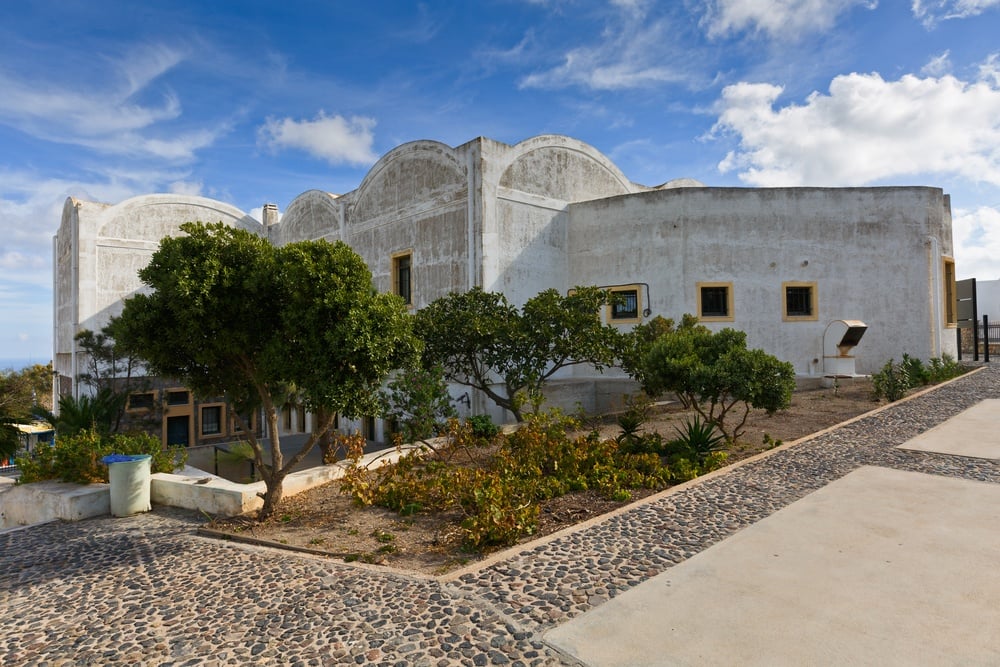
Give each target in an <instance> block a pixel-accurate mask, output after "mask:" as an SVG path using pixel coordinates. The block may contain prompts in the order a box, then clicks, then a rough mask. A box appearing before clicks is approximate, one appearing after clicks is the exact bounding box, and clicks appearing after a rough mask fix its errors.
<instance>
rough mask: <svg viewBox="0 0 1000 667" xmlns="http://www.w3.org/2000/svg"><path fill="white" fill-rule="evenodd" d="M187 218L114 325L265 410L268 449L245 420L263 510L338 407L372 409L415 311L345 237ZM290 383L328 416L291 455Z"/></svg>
mask: <svg viewBox="0 0 1000 667" xmlns="http://www.w3.org/2000/svg"><path fill="white" fill-rule="evenodd" d="M181 229H182V230H183V231H184V232H186V234H187V235H186V236H179V237H175V238H168V239H164V240H163V241H161V242H160V247H159V249H158V250H157V251H156V253H155V254H154V255H153V258H152V260H151V261H150V263H149V265H148V266H146V267H145V268H144V269H142V270H141V271H140V272H139V277H140V278H141V279H142V281H143V283H144V284H145V285H146V286H147V287H148V288H149V292H148V293H146V294H137V295H136V296H133V297H131V298H129V299H127V300H126V301H125V307H124V310H123V312H122V314H121V316H120V318H118V320H116V323H115V334H116V336H117V340H118V341H119V343H120V344H121V345H123V347H124V349H126V350H130V351H132V352H133V353H135V354H137V355H138V356H140V357H142V358H143V359H144V360H145V361H146V362H147V364H148V365H149V368H150V370H151V371H152V372H153V373H155V374H158V375H161V376H165V377H171V378H175V379H178V380H180V381H181V382H183V383H184V384H186V385H187V386H188V387H190V388H191V389H192V391H194V392H195V393H196V394H198V395H200V396H218V395H226V396H227V397H228V398H229V400H230V402H231V403H232V404H233V406H234V407H235V408H236V410H235V413H236V417H237V420H238V421H240V422H243V421H244V420H243V417H242V415H245V414H247V412H248V411H250V410H251V409H258V408H259V409H262V410H263V414H264V419H265V421H266V423H267V426H268V432H269V433H270V434H271V443H270V444H271V446H270V451H269V452H268V451H266V450H265V447H264V445H263V444H262V443H261V442H260V441H259V440H257V438H256V437H255V436H254V434H253V432H252V431H251V430H250V429H249V427H248V425H247V424H245V423H241V426H243V428H244V430H245V432H246V433H247V438H248V441H249V443H250V445H251V447H252V448H253V451H254V458H255V461H256V463H257V466H258V469H259V470H260V474H261V478H262V479H263V481H264V482H265V484H266V491H265V492H264V493H263V494H261V496H262V497H263V499H264V505H263V508H262V509H261V512H260V515H261V517H262V518H266V517H268V516H271V515H272V514H273V513H274V512H275V510H276V508H277V504H278V502H279V501H280V500H281V496H282V484H283V481H284V479H285V477H286V476H287V475H288V473H289V472H290V471H291V470H292V468H293V467H294V466H295V465H296V464H298V463H299V462H300V461H301V460H302V459H303V458H304V457H305V456H306V454H307V453H308V452H309V451H310V450H311V449H312V447H313V445H314V444H315V443H316V441H317V440H318V439H319V438H320V437H321V436H322V435H323V434H324V433H325V432H327V431H329V429H330V428H331V427H332V424H333V419H334V416H335V415H336V414H337V413H340V414H342V415H345V416H355V415H362V414H375V413H376V411H377V399H376V394H377V390H378V387H379V385H380V383H381V381H382V380H383V378H385V376H386V375H387V374H388V373H389V371H390V370H392V369H393V368H396V367H400V366H402V365H404V363H406V362H407V361H408V360H410V359H412V358H413V357H414V356H415V355H416V353H417V342H416V340H415V339H414V338H413V336H412V333H411V318H410V317H409V316H408V315H407V313H406V309H405V307H404V305H403V303H402V301H401V300H400V299H399V298H398V297H396V296H394V295H389V294H378V293H376V291H375V290H374V288H373V286H372V280H371V273H370V272H369V270H368V267H367V266H365V263H364V261H363V260H362V259H361V258H360V257H359V256H358V255H357V254H356V253H354V252H353V251H352V250H351V249H350V248H349V247H348V246H347V245H345V244H343V243H340V242H337V243H333V244H331V243H328V242H325V241H306V242H300V243H292V244H289V245H286V246H283V247H281V248H276V247H274V246H272V245H271V244H270V243H268V241H267V240H266V239H264V238H262V237H260V236H257V235H254V234H252V233H250V232H248V231H245V230H240V229H234V228H230V227H226V226H224V225H222V224H221V223H220V224H215V225H204V224H201V223H186V224H185V225H183V226H182V228H181ZM289 388H294V391H295V393H296V395H297V396H299V397H300V400H301V401H302V402H303V404H304V405H305V407H306V408H308V409H309V410H311V411H312V412H313V413H314V414H322V415H324V416H325V423H324V424H321V425H320V427H319V428H317V429H316V430H314V432H313V433H312V435H311V437H310V438H309V440H308V441H307V442H306V444H305V445H304V446H303V448H302V449H301V450H300V451H299V452H298V453H297V454H295V455H294V456H292V457H290V458H289V459H288V460H287V461H286V460H285V458H284V456H283V454H282V451H281V443H280V440H279V437H278V409H279V408H280V406H281V404H282V403H283V401H284V398H285V397H287V396H288V395H289V393H290V389H289Z"/></svg>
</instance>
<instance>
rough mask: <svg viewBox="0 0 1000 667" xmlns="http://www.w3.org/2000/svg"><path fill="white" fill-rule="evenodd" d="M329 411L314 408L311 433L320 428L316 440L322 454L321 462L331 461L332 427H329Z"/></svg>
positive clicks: (332, 453)
mask: <svg viewBox="0 0 1000 667" xmlns="http://www.w3.org/2000/svg"><path fill="white" fill-rule="evenodd" d="M330 421H331V419H330V413H329V412H328V411H327V410H326V409H324V408H319V409H317V410H316V414H315V417H314V419H313V433H314V434H315V433H316V431H318V430H320V429H322V430H323V432H322V433H321V434H320V436H319V439H318V440H317V441H316V442H317V443H318V444H319V451H320V454H321V456H322V460H323V463H332V462H333V456H334V452H333V429H332V428H330V425H329V424H330Z"/></svg>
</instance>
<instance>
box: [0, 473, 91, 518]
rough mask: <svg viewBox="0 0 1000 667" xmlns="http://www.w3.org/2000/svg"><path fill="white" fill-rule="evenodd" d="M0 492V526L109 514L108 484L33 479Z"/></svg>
mask: <svg viewBox="0 0 1000 667" xmlns="http://www.w3.org/2000/svg"><path fill="white" fill-rule="evenodd" d="M4 486H9V487H10V488H6V489H3V490H2V491H0V529H3V528H13V527H15V526H27V525H30V524H33V523H43V522H45V521H52V520H53V519H63V520H64V521H79V520H80V519H89V518H90V517H94V516H104V515H106V514H111V493H110V491H109V488H110V487H109V486H108V485H107V484H86V485H84V484H66V483H64V482H35V483H34V484H23V485H18V486H13V485H4Z"/></svg>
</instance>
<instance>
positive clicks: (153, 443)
mask: <svg viewBox="0 0 1000 667" xmlns="http://www.w3.org/2000/svg"><path fill="white" fill-rule="evenodd" d="M108 454H149V455H150V456H152V461H151V467H152V471H153V472H173V471H174V470H176V469H177V468H179V467H180V466H182V465H184V463H185V461H187V452H186V451H184V449H183V448H181V447H170V448H168V449H164V448H163V446H162V445H161V444H160V441H159V440H158V439H157V438H155V437H153V436H152V435H150V434H148V433H115V434H113V435H111V436H101V435H100V434H99V433H98V432H97V431H96V430H95V429H88V430H84V431H81V432H80V433H77V434H76V435H72V436H68V437H61V438H56V442H55V444H53V445H52V446H51V447H47V446H39V447H37V448H36V449H35V452H34V455H33V456H30V457H28V456H25V457H21V458H19V459H17V465H18V467H19V468H20V469H21V477H20V479H19V480H18V483H20V484H27V483H30V482H40V481H42V480H47V479H58V480H61V481H63V482H73V483H76V484H91V483H94V482H107V481H108V467H107V466H106V465H105V464H103V463H101V458H102V457H104V456H107V455H108Z"/></svg>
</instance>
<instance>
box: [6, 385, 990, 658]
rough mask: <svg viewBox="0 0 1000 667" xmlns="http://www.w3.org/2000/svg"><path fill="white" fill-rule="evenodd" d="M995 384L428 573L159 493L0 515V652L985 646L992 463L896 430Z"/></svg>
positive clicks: (885, 654) (857, 654) (128, 654)
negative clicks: (106, 512)
mask: <svg viewBox="0 0 1000 667" xmlns="http://www.w3.org/2000/svg"><path fill="white" fill-rule="evenodd" d="M995 399H1000V369H998V370H993V369H992V368H988V369H985V370H983V371H981V372H978V373H975V374H973V375H971V376H967V377H965V378H962V379H960V380H958V381H957V382H954V383H952V384H949V385H946V386H943V387H940V388H938V389H936V390H934V391H932V392H930V393H927V394H924V395H921V396H918V397H916V398H914V399H912V400H908V401H905V402H902V403H899V404H895V405H893V406H891V407H889V408H888V409H885V410H882V411H880V412H878V413H876V414H873V415H870V416H867V417H864V418H862V419H860V420H857V421H854V422H852V423H849V424H847V425H844V426H841V427H839V428H837V429H834V430H831V431H829V432H826V433H824V434H821V435H819V436H817V437H814V438H812V439H810V440H808V441H805V442H801V443H797V444H795V445H793V446H790V447H785V448H781V449H779V450H775V451H773V452H770V453H768V455H766V456H764V457H762V458H759V459H756V460H753V461H749V462H746V463H744V464H742V465H739V466H735V467H733V468H731V469H727V470H725V471H722V472H720V473H718V474H713V475H710V476H707V477H705V478H703V479H701V480H698V481H697V482H696V483H692V484H688V485H684V486H683V487H679V488H677V489H674V490H672V491H670V492H667V493H664V494H661V495H660V496H657V497H655V498H653V499H650V500H648V501H647V502H644V503H643V504H641V505H640V506H637V507H632V508H630V509H628V510H627V511H623V512H619V513H617V514H615V515H614V516H611V517H607V518H604V519H602V520H601V521H597V522H593V523H591V524H588V525H586V526H584V527H582V528H580V529H578V530H574V531H570V532H567V533H565V534H559V535H556V536H551V537H550V538H548V539H545V540H544V541H541V542H539V543H537V544H535V545H533V546H532V547H531V548H530V549H528V550H525V551H521V552H509V553H506V554H503V555H501V556H500V557H498V558H495V559H492V560H491V561H490V562H489V563H488V564H481V565H480V566H479V567H477V568H470V569H469V570H467V571H465V572H460V573H456V574H453V575H451V576H447V577H443V578H428V577H417V576H409V575H401V574H398V573H392V572H387V571H385V570H379V569H375V568H371V567H362V566H353V565H346V564H342V563H337V562H334V561H330V560H326V559H320V558H312V557H306V556H301V555H296V554H291V553H286V552H280V551H275V550H269V549H260V548H249V547H242V546H237V545H233V544H229V543H222V542H216V541H212V540H208V539H204V538H200V537H197V536H195V535H194V534H193V529H194V528H195V526H196V525H197V523H198V521H199V518H198V517H197V516H195V515H194V514H193V513H188V512H179V511H173V510H169V509H158V510H157V511H155V512H154V513H151V514H146V515H140V516H136V517H130V518H127V519H110V518H108V519H96V520H89V521H83V522H78V523H73V524H64V523H60V524H49V525H45V526H37V527H32V528H28V529H23V530H18V531H14V532H7V533H0V664H2V665H43V664H47V665H58V664H71V665H75V664H79V665H91V664H93V665H123V664H150V665H162V664H192V665H203V664H204V665H245V664H274V665H279V664H280V665H285V664H301V665H310V664H316V665H337V664H380V665H400V666H402V665H434V666H440V667H444V666H445V665H490V664H495V665H507V664H509V665H581V664H585V665H595V666H596V665H617V664H620V665H644V664H645V665H670V664H698V665H702V664H719V665H732V664H761V665H763V664H767V665H780V664H789V665H790V664H796V665H801V664H831V665H832V664H837V665H840V664H871V665H887V664H890V665H891V664H899V665H912V664H934V665H942V664H956V665H957V664H1000V612H998V610H1000V572H998V570H997V568H996V563H997V554H1000V538H998V535H1000V531H998V530H997V528H998V527H1000V461H997V460H996V457H990V456H989V455H990V451H989V450H987V451H986V452H985V455H983V452H979V454H978V455H972V456H970V455H965V454H961V455H955V454H947V453H945V454H942V453H938V452H937V451H934V447H933V446H926V447H923V449H921V450H915V449H912V448H904V447H905V446H907V443H911V441H914V439H915V438H918V436H922V440H926V439H927V438H928V437H932V438H933V436H928V435H927V434H931V433H933V432H935V431H937V432H938V433H940V434H941V441H942V442H943V441H945V440H949V441H950V440H954V439H955V438H956V437H960V438H962V439H969V438H971V439H984V440H985V439H989V438H990V437H992V434H995V433H997V432H1000V428H998V426H1000V424H997V421H1000V416H997V414H996V413H997V411H996V410H992V411H991V409H990V408H991V403H984V401H993V400H995ZM983 406H985V407H983ZM970 408H972V409H973V410H974V411H973V412H971V413H967V414H965V415H964V416H963V415H962V413H963V411H965V410H968V409H970ZM956 416H957V419H955V420H954V421H950V420H952V419H953V418H956ZM973 423H974V424H975V426H974V427H970V426H969V425H970V424H973ZM936 427H937V428H936ZM956 428H958V429H960V430H961V433H960V435H959V436H956V433H958V431H956V430H955V429H956ZM932 429H934V430H932ZM922 434H923V435H922ZM911 444H912V443H911ZM926 444H927V443H926V442H924V443H923V445H926ZM901 445H902V446H904V447H901Z"/></svg>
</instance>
